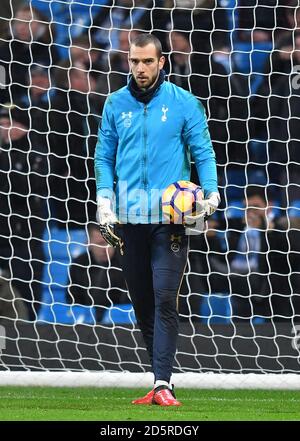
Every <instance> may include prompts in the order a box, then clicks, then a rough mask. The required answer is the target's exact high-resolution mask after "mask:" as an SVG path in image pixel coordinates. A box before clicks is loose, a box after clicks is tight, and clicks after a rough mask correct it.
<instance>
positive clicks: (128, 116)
mask: <svg viewBox="0 0 300 441" xmlns="http://www.w3.org/2000/svg"><path fill="white" fill-rule="evenodd" d="M131 118H132V112H128V113H126V112H122V119H123V124H124V127H130V126H131Z"/></svg>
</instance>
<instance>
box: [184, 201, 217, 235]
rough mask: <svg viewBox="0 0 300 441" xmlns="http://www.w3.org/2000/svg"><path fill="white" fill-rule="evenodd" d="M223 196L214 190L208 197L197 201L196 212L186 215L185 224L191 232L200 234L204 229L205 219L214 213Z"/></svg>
mask: <svg viewBox="0 0 300 441" xmlns="http://www.w3.org/2000/svg"><path fill="white" fill-rule="evenodd" d="M220 201H221V198H220V195H219V193H218V192H212V193H210V194H209V195H208V197H207V199H203V200H202V201H196V214H195V215H194V216H192V215H189V216H185V225H186V227H187V228H188V229H190V230H191V231H190V233H191V234H199V233H201V232H202V231H203V230H204V227H205V221H206V220H207V218H208V217H209V216H211V215H212V214H214V212H215V211H216V209H217V208H218V206H219V204H220Z"/></svg>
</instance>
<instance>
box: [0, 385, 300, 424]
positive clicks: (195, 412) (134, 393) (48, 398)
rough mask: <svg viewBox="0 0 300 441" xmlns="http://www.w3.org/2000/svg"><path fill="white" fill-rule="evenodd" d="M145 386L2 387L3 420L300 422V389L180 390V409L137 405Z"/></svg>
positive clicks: (1, 409) (178, 393)
mask: <svg viewBox="0 0 300 441" xmlns="http://www.w3.org/2000/svg"><path fill="white" fill-rule="evenodd" d="M145 392H147V390H145V389H124V388H119V389H117V388H115V389H113V388H105V389H97V388H50V387H47V388H46V387H0V420H1V421H7V420H8V421H28V420H29V421H37V420H40V421H54V420H55V421H92V420H95V421H140V420H142V421H226V420H230V421H245V420H246V421H251V420H252V421H263V420H267V421H275V420H278V421H279V420H298V421H299V420H300V391H263V390H195V389H193V390H192V389H177V397H178V399H180V400H181V401H182V403H183V405H182V406H181V407H179V408H162V407H159V406H134V405H132V404H131V400H132V399H134V398H137V397H139V396H141V395H143V394H145Z"/></svg>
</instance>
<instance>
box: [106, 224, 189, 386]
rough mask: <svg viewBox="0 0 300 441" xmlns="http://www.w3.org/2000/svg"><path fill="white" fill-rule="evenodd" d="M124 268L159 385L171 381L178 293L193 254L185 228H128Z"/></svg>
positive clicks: (123, 233) (122, 232)
mask: <svg viewBox="0 0 300 441" xmlns="http://www.w3.org/2000/svg"><path fill="white" fill-rule="evenodd" d="M115 231H116V233H117V234H118V235H119V236H120V237H121V238H122V240H123V241H124V255H123V256H122V257H121V265H122V269H123V273H124V277H125V279H126V282H127V286H128V290H129V293H130V297H131V300H132V304H133V307H134V310H135V315H136V319H137V323H138V326H139V327H140V329H141V332H142V335H143V338H144V341H145V344H146V348H147V351H148V354H149V357H150V361H151V364H152V368H153V373H154V378H155V380H165V381H168V382H169V381H170V377H171V374H172V368H173V362H174V357H175V353H176V346H177V336H178V327H179V319H178V298H177V297H178V292H179V289H180V285H181V282H182V278H183V274H184V270H185V266H186V262H187V254H188V236H186V235H185V229H184V227H183V226H182V225H173V224H171V225H165V224H158V225H154V224H146V225H145V224H137V225H133V224H124V225H118V226H117V227H116V230H115Z"/></svg>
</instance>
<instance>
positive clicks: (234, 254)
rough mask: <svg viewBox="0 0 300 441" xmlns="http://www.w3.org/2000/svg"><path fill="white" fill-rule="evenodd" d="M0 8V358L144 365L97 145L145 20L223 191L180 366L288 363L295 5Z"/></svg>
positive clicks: (189, 283) (189, 297)
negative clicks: (99, 177) (97, 173)
mask: <svg viewBox="0 0 300 441" xmlns="http://www.w3.org/2000/svg"><path fill="white" fill-rule="evenodd" d="M0 23H1V27H0V29H1V34H0V100H1V105H0V134H1V152H0V205H1V208H0V271H1V273H0V323H1V326H0V369H1V370H17V371H19V370H33V371H35V370H37V371H79V372H84V371H93V370H95V371H102V372H104V371H115V372H123V371H126V372H128V371H130V372H133V373H144V372H148V371H149V370H150V365H149V360H148V358H147V355H146V351H145V349H144V344H143V341H142V338H141V334H140V331H139V330H138V328H137V326H136V322H135V316H134V312H133V309H132V306H131V303H130V298H129V295H128V292H127V290H126V286H125V284H124V280H123V276H122V272H121V270H120V265H119V262H118V256H117V255H116V253H115V252H114V250H113V249H108V248H107V247H106V246H105V243H104V241H103V239H102V238H101V237H100V236H99V232H98V228H97V223H96V218H95V212H96V203H95V200H96V196H95V181H94V171H93V156H94V149H95V144H96V139H97V130H98V125H99V122H100V120H101V112H102V109H103V104H104V101H105V98H106V97H107V95H108V94H109V93H111V92H113V91H115V90H117V89H118V88H120V87H122V86H124V85H126V84H127V80H128V63H127V53H128V45H129V41H130V39H131V38H133V37H134V36H135V35H137V34H138V33H139V32H153V33H154V34H155V35H156V36H158V37H159V38H160V39H161V41H162V44H163V51H164V54H165V56H166V73H167V79H168V80H169V81H172V82H174V83H176V84H177V85H179V86H181V87H183V88H185V89H188V90H190V91H192V92H193V93H194V94H195V95H196V96H197V97H198V98H199V99H200V100H201V101H202V102H203V104H204V105H205V107H206V110H207V116H208V121H209V128H210V133H211V137H212V140H213V145H214V148H215V151H216V156H217V163H218V178H219V187H220V191H221V193H222V204H221V207H220V208H219V209H218V211H217V212H216V214H215V215H214V216H213V217H211V218H210V220H209V221H208V229H207V231H206V232H205V233H204V234H203V235H201V236H192V237H191V251H190V254H189V262H188V266H187V269H186V274H185V277H184V280H183V285H182V288H181V291H180V296H179V314H180V337H179V343H178V351H177V355H176V361H175V366H174V372H176V373H185V372H192V373H200V372H202V373H205V372H215V373H239V374H246V373H299V367H300V366H299V347H300V344H299V343H298V339H299V330H300V274H299V267H300V265H299V251H300V249H299V244H300V188H299V176H300V174H299V169H298V167H299V162H300V157H299V152H300V149H299V139H300V130H299V127H300V125H299V114H300V113H299V112H300V100H299V89H300V85H299V81H298V80H299V78H298V75H299V74H298V71H300V55H299V54H300V30H299V26H300V7H299V5H298V2H297V1H294V0H292V1H291V0H289V1H288V0H286V1H284V0H282V1H278V0H264V1H259V2H258V1H256V0H241V1H237V0H219V1H217V0H181V1H180V0H177V1H176V0H170V1H167V0H165V1H163V0H161V1H159V0H158V1H152V0H148V1H147V0H145V1H139V0H136V1H131V0H126V1H118V0H114V1H112V0H81V1H71V0H69V1H68V0H65V1H63V2H62V1H58V0H57V1H56V0H51V1H50V0H32V1H31V2H26V1H25V2H21V1H14V0H6V1H1V6H0ZM191 180H193V181H195V182H197V177H196V174H195V172H194V171H193V175H192V179H191ZM105 378H107V377H105ZM105 381H108V380H107V379H106V380H105ZM118 381H119V379H118ZM191 381H192V384H193V385H195V379H193V380H191ZM241 382H243V380H241ZM192 384H190V385H192ZM272 384H274V382H273V380H272Z"/></svg>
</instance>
